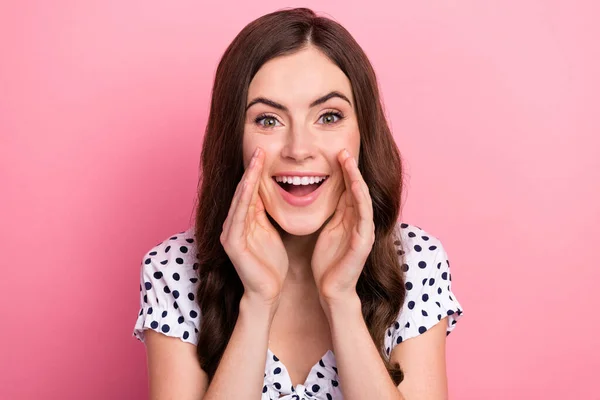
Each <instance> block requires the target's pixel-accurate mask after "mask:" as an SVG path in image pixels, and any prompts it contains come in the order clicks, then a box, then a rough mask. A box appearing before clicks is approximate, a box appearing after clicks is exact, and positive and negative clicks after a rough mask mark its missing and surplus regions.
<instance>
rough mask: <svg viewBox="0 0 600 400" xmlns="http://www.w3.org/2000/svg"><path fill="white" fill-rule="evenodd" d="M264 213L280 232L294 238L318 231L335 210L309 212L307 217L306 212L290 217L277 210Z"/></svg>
mask: <svg viewBox="0 0 600 400" xmlns="http://www.w3.org/2000/svg"><path fill="white" fill-rule="evenodd" d="M266 211H267V214H268V215H269V219H270V220H271V222H275V223H276V225H277V226H279V228H280V229H281V230H283V231H285V232H286V233H288V234H290V235H294V236H307V235H312V234H313V233H316V232H317V231H319V230H320V229H321V227H323V225H324V224H325V223H327V222H328V221H329V219H330V217H331V216H332V215H333V211H335V210H332V211H331V212H330V213H327V212H326V211H324V210H322V209H321V210H318V211H311V212H310V214H309V215H307V213H306V212H298V213H294V214H293V215H290V214H285V213H283V212H281V211H279V210H271V211H270V210H266Z"/></svg>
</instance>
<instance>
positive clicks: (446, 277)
mask: <svg viewBox="0 0 600 400" xmlns="http://www.w3.org/2000/svg"><path fill="white" fill-rule="evenodd" d="M442 279H443V280H447V279H448V273H447V272H442ZM452 337H454V336H452Z"/></svg>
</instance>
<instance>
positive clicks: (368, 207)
mask: <svg viewBox="0 0 600 400" xmlns="http://www.w3.org/2000/svg"><path fill="white" fill-rule="evenodd" d="M347 163H348V164H349V165H348V176H349V179H350V182H351V183H350V184H351V186H352V194H353V199H354V201H355V204H356V205H357V211H358V216H359V223H358V231H359V234H360V235H361V236H363V237H367V235H368V234H369V231H370V230H371V225H372V224H373V206H372V203H371V197H370V196H369V188H368V187H367V184H366V183H365V181H364V179H363V178H362V175H361V173H360V171H359V169H358V165H357V163H356V160H355V159H354V158H352V160H351V162H347Z"/></svg>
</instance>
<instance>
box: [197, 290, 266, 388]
mask: <svg viewBox="0 0 600 400" xmlns="http://www.w3.org/2000/svg"><path fill="white" fill-rule="evenodd" d="M276 308H277V307H276V306H266V305H264V304H263V303H261V302H259V301H253V300H251V299H250V298H246V297H242V300H241V301H240V313H239V316H238V319H237V322H236V324H235V328H234V329H233V333H232V335H231V338H230V340H229V343H228V344H227V348H226V349H225V352H224V353H223V357H222V358H221V362H220V363H219V366H218V368H217V371H216V373H215V376H214V378H213V380H212V382H211V384H210V386H209V387H208V391H207V392H206V395H205V397H204V398H203V399H204V400H237V399H239V398H240V397H244V398H247V399H252V398H253V397H254V398H256V399H257V400H258V399H260V397H261V393H262V388H263V383H264V372H265V365H266V362H267V347H268V342H269V331H270V330H271V323H272V322H273V316H274V315H275V310H276ZM232 380H233V382H234V384H232Z"/></svg>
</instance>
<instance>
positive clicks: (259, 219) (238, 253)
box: [220, 148, 289, 305]
mask: <svg viewBox="0 0 600 400" xmlns="http://www.w3.org/2000/svg"><path fill="white" fill-rule="evenodd" d="M263 162H264V151H262V150H261V149H260V148H257V149H256V150H255V152H254V155H253V156H252V160H251V161H250V164H249V165H248V167H247V168H246V171H245V172H244V175H243V176H242V179H241V180H240V182H239V183H238V186H237V189H236V191H235V194H234V195H233V200H232V201H231V206H230V208H229V213H228V214H227V218H226V219H225V222H224V224H223V232H222V233H221V237H220V240H221V244H222V245H223V248H224V249H225V252H226V253H227V255H228V256H229V259H230V260H231V262H232V263H233V266H234V267H235V269H236V271H237V273H238V275H239V277H240V279H241V281H242V283H243V285H244V296H245V297H247V298H252V299H256V300H258V301H260V302H264V303H265V304H266V305H275V304H276V303H278V301H279V295H280V293H281V289H282V288H283V281H284V279H285V276H286V274H287V271H288V262H289V261H288V256H287V252H286V250H285V247H284V246H283V242H282V241H281V237H280V236H279V233H278V232H277V230H276V229H275V228H274V227H273V225H272V224H271V222H269V219H268V218H267V215H266V213H265V207H264V204H263V202H262V199H261V198H260V195H259V194H258V187H259V182H260V174H261V171H262V167H263Z"/></svg>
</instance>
